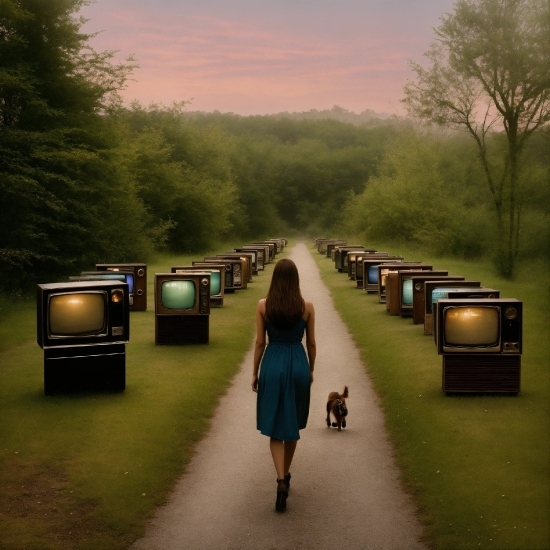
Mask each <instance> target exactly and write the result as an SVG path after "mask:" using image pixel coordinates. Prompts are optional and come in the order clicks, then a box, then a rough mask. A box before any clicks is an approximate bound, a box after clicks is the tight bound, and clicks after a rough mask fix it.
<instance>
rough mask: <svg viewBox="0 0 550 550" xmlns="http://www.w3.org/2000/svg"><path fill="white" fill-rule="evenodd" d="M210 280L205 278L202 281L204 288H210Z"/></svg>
mask: <svg viewBox="0 0 550 550" xmlns="http://www.w3.org/2000/svg"><path fill="white" fill-rule="evenodd" d="M208 282H209V281H208V279H207V278H206V277H205V278H204V279H201V285H202V286H208Z"/></svg>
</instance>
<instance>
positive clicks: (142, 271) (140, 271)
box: [137, 267, 145, 277]
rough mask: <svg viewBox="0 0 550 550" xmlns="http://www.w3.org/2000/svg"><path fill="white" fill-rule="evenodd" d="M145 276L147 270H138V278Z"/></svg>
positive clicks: (141, 268)
mask: <svg viewBox="0 0 550 550" xmlns="http://www.w3.org/2000/svg"><path fill="white" fill-rule="evenodd" d="M144 275H145V269H143V267H140V268H139V269H138V270H137V276H138V277H143V276H144Z"/></svg>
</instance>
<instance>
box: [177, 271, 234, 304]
mask: <svg viewBox="0 0 550 550" xmlns="http://www.w3.org/2000/svg"><path fill="white" fill-rule="evenodd" d="M188 271H198V272H204V271H206V272H208V273H210V307H211V308H212V307H222V306H223V296H224V290H225V287H224V283H225V265H224V264H218V265H214V264H211V265H206V266H204V265H203V266H201V267H197V266H195V265H173V266H172V267H170V272H171V273H186V272H188Z"/></svg>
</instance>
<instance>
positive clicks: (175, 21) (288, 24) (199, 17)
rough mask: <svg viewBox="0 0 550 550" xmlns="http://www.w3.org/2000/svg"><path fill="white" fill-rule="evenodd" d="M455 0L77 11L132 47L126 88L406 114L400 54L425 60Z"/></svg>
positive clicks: (275, 105)
mask: <svg viewBox="0 0 550 550" xmlns="http://www.w3.org/2000/svg"><path fill="white" fill-rule="evenodd" d="M452 5H453V1H452V0H417V1H411V0H409V1H406V0H386V1H384V0H376V1H370V2H364V1H360V0H342V1H341V2H339V3H336V2H334V1H333V0H315V1H314V0H294V1H293V2H291V1H289V0H279V1H278V2H274V1H273V0H266V1H261V2H260V1H257V0H255V1H254V0H235V1H234V2H233V3H231V4H230V5H229V4H227V3H224V2H222V1H221V0H203V1H201V2H200V3H199V2H190V1H181V2H178V1H176V0H155V2H153V0H110V1H107V0H97V1H96V2H95V3H93V4H92V5H90V6H86V7H84V8H83V9H82V11H81V12H80V15H82V16H83V17H85V18H87V19H89V21H88V23H86V25H85V26H84V27H83V30H84V32H87V33H95V32H98V31H102V32H100V33H99V34H98V35H97V36H95V37H93V38H92V39H91V41H90V42H91V44H92V46H93V47H94V48H95V49H96V50H100V51H102V50H118V54H117V56H116V59H117V60H122V59H124V58H126V57H127V56H129V55H130V54H133V55H135V57H136V60H137V62H138V64H139V65H140V68H138V69H136V70H135V72H134V74H133V76H132V78H133V79H134V80H132V81H129V82H128V86H127V89H126V90H124V91H123V93H122V96H123V97H124V99H125V100H126V101H132V100H138V101H139V102H140V103H142V104H144V105H148V104H150V103H160V104H164V105H170V104H172V103H173V102H175V101H176V102H177V101H191V103H190V104H189V105H188V106H187V108H188V109H189V110H191V111H206V112H211V111H215V110H217V111H221V112H233V113H235V114H240V115H251V114H278V113H282V112H307V111H310V110H318V111H323V110H326V109H328V110H330V109H332V108H333V107H334V106H335V105H337V106H339V107H341V108H343V109H345V110H348V111H350V112H353V113H357V114H359V113H362V112H364V111H366V110H373V111H375V112H377V113H387V114H403V112H404V110H403V108H402V106H401V105H400V103H399V100H400V99H401V98H402V97H403V86H404V84H405V83H406V81H407V79H410V78H413V76H414V75H413V73H412V72H411V71H410V69H409V67H408V59H413V60H415V61H417V62H422V59H423V53H424V52H425V51H426V50H427V49H428V47H429V44H430V42H431V41H432V39H433V36H434V33H433V27H436V26H438V25H439V18H440V17H441V16H442V15H443V14H444V13H446V12H450V11H452Z"/></svg>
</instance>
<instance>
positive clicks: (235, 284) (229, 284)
mask: <svg viewBox="0 0 550 550" xmlns="http://www.w3.org/2000/svg"><path fill="white" fill-rule="evenodd" d="M191 263H192V265H193V266H195V265H200V264H204V263H208V264H222V263H223V264H225V290H224V293H225V294H233V293H234V292H235V290H240V289H241V288H242V287H243V284H245V285H246V282H243V273H242V267H243V261H242V260H241V259H240V258H230V259H222V258H218V257H217V256H205V257H204V259H203V260H202V261H200V262H191Z"/></svg>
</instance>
